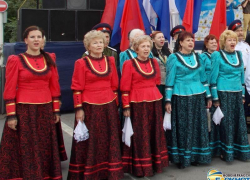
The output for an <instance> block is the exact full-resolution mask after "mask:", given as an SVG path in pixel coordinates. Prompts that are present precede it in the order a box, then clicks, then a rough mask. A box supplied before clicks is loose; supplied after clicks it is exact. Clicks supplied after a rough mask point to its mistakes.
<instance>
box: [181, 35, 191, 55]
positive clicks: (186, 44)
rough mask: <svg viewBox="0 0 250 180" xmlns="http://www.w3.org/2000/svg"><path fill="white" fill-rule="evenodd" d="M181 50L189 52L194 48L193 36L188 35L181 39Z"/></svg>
mask: <svg viewBox="0 0 250 180" xmlns="http://www.w3.org/2000/svg"><path fill="white" fill-rule="evenodd" d="M180 45H181V48H182V49H181V50H184V51H186V52H188V53H191V51H192V50H193V49H194V39H193V38H192V37H186V38H185V39H184V40H183V41H180Z"/></svg>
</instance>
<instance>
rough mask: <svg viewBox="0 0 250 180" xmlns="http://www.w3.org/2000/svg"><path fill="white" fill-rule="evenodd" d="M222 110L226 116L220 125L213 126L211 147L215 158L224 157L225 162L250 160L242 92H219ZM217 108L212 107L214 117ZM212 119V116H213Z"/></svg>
mask: <svg viewBox="0 0 250 180" xmlns="http://www.w3.org/2000/svg"><path fill="white" fill-rule="evenodd" d="M218 96H219V100H220V108H221V111H222V113H223V114H224V118H222V120H221V123H220V125H215V124H214V122H212V124H211V132H210V146H211V150H212V155H213V156H220V155H222V156H223V158H224V160H225V161H228V162H230V161H233V160H234V158H236V159H239V160H242V161H246V160H249V159H250V146H249V142H248V136H247V127H246V120H245V116H244V107H243V103H242V92H221V91H218ZM215 110H216V108H215V107H212V109H211V111H212V115H213V113H214V112H215ZM211 117H212V116H211Z"/></svg>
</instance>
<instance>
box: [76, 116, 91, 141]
mask: <svg viewBox="0 0 250 180" xmlns="http://www.w3.org/2000/svg"><path fill="white" fill-rule="evenodd" d="M88 131H89V130H88V129H87V127H86V125H85V123H84V122H82V121H78V123H77V126H76V128H75V130H74V138H75V140H76V141H77V142H80V141H85V140H87V139H88V138H89V132H88Z"/></svg>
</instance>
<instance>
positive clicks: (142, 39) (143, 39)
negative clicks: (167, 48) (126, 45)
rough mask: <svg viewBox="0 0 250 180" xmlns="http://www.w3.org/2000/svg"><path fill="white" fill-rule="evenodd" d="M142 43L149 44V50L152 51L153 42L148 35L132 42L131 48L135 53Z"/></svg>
mask: <svg viewBox="0 0 250 180" xmlns="http://www.w3.org/2000/svg"><path fill="white" fill-rule="evenodd" d="M144 42H149V43H150V48H151V49H152V48H153V41H152V40H151V38H150V36H148V35H141V36H138V37H136V38H135V39H134V41H133V44H132V47H133V49H134V50H135V51H137V50H138V47H139V45H140V44H141V43H144Z"/></svg>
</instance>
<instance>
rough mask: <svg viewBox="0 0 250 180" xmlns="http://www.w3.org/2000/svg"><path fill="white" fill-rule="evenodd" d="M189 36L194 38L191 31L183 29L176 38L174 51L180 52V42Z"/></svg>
mask: <svg viewBox="0 0 250 180" xmlns="http://www.w3.org/2000/svg"><path fill="white" fill-rule="evenodd" d="M188 37H191V38H193V39H194V35H193V34H192V33H191V32H187V31H182V32H181V33H180V34H179V36H178V38H177V40H176V43H175V46H174V52H178V51H179V50H180V49H181V44H180V42H181V41H184V40H185V39H186V38H188Z"/></svg>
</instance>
